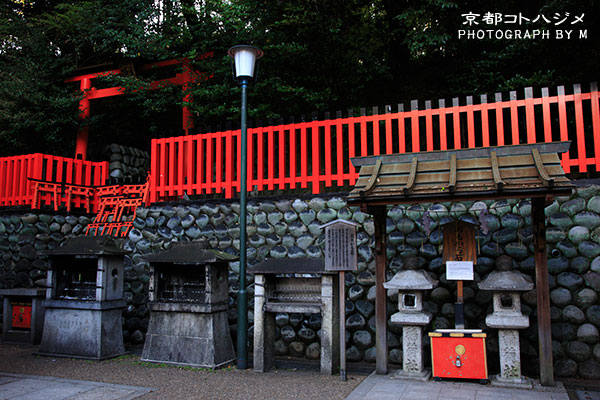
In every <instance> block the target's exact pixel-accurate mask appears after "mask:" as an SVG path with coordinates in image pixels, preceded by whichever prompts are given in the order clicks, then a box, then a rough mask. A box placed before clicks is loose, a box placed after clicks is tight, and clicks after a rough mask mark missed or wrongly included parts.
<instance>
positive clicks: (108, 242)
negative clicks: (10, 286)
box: [39, 236, 126, 360]
mask: <svg viewBox="0 0 600 400" xmlns="http://www.w3.org/2000/svg"><path fill="white" fill-rule="evenodd" d="M125 253H126V252H125V251H124V250H123V249H122V246H121V242H120V241H119V240H118V239H114V238H112V237H107V236H80V237H73V238H70V239H68V240H67V241H66V242H65V243H64V244H63V246H62V247H59V248H57V249H55V250H52V251H49V252H48V255H49V258H50V270H49V271H48V284H49V288H48V290H47V292H46V300H45V301H44V302H43V306H44V307H45V308H46V317H45V319H44V332H43V334H42V341H41V344H40V349H39V354H41V355H50V356H55V357H56V356H59V357H61V356H62V357H76V358H89V359H94V360H102V359H106V358H110V357H116V356H118V355H121V354H124V353H125V346H124V344H123V325H122V310H123V308H124V307H125V305H126V303H125V300H123V256H124V255H125Z"/></svg>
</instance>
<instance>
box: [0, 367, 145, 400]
mask: <svg viewBox="0 0 600 400" xmlns="http://www.w3.org/2000/svg"><path fill="white" fill-rule="evenodd" d="M152 390H153V389H151V388H144V387H139V386H125V385H114V384H111V383H102V382H89V381H76V380H73V379H61V378H54V377H51V376H34V375H18V374H7V373H4V372H0V399H2V400H4V399H11V400H38V399H39V400H67V399H68V400H75V399H77V400H117V399H118V400H127V399H135V398H136V397H139V396H142V395H143V394H146V393H148V392H151V391H152Z"/></svg>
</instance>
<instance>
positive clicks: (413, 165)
mask: <svg viewBox="0 0 600 400" xmlns="http://www.w3.org/2000/svg"><path fill="white" fill-rule="evenodd" d="M417 163H418V161H417V157H413V158H412V160H410V172H409V173H408V182H406V186H405V187H404V194H409V193H410V191H411V190H412V188H413V186H415V180H416V178H417Z"/></svg>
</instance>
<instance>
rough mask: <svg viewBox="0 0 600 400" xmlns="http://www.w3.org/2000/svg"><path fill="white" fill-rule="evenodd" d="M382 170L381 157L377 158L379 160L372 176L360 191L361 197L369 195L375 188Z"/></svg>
mask: <svg viewBox="0 0 600 400" xmlns="http://www.w3.org/2000/svg"><path fill="white" fill-rule="evenodd" d="M380 170H381V158H380V159H379V160H377V162H376V163H375V168H373V171H372V172H371V176H370V177H369V180H368V181H367V185H366V186H365V188H364V189H363V190H361V191H360V195H361V197H362V196H366V195H368V194H369V193H371V191H372V190H373V189H374V188H375V184H376V183H377V179H378V177H379V171H380Z"/></svg>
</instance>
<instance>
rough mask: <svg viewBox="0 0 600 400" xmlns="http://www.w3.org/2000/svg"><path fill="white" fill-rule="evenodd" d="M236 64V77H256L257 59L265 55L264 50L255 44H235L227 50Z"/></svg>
mask: <svg viewBox="0 0 600 400" xmlns="http://www.w3.org/2000/svg"><path fill="white" fill-rule="evenodd" d="M227 53H228V54H229V56H230V57H231V58H233V61H234V64H235V77H236V78H241V77H249V78H252V77H254V70H255V68H254V67H255V66H256V60H258V59H259V58H261V57H262V56H263V51H262V50H261V49H259V48H258V47H254V46H244V45H242V46H233V47H232V48H230V49H229V51H228V52H227Z"/></svg>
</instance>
